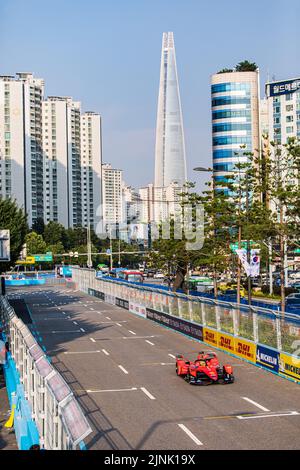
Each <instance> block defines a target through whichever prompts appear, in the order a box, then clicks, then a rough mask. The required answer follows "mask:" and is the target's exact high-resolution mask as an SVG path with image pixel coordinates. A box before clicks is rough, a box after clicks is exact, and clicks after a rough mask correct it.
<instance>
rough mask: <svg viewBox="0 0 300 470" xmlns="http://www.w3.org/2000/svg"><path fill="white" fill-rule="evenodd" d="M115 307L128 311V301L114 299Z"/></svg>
mask: <svg viewBox="0 0 300 470" xmlns="http://www.w3.org/2000/svg"><path fill="white" fill-rule="evenodd" d="M116 305H118V306H119V307H122V308H125V309H126V310H129V302H128V300H124V299H120V297H116Z"/></svg>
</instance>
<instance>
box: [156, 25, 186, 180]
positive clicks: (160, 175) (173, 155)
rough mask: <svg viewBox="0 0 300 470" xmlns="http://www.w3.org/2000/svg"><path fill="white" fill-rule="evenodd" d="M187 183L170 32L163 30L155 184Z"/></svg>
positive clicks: (174, 61) (175, 68)
mask: <svg viewBox="0 0 300 470" xmlns="http://www.w3.org/2000/svg"><path fill="white" fill-rule="evenodd" d="M172 182H177V183H178V184H179V185H180V186H183V184H184V183H185V182H186V158H185V145H184V133H183V123H182V112H181V104H180V95H179V87H178V77H177V67H176V56H175V46H174V38H173V33H170V32H169V33H163V40H162V52H161V67H160V84H159V96H158V109H157V123H156V144H155V183H154V185H155V186H156V187H165V186H169V185H170V184H171V183H172Z"/></svg>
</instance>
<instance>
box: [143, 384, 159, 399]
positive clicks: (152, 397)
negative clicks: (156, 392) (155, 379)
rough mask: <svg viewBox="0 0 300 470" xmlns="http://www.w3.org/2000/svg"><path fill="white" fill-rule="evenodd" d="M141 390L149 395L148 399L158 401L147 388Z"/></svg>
mask: <svg viewBox="0 0 300 470" xmlns="http://www.w3.org/2000/svg"><path fill="white" fill-rule="evenodd" d="M141 390H142V392H144V394H145V395H147V397H148V398H150V400H155V399H156V398H155V397H154V396H153V395H151V393H150V392H148V390H147V389H146V388H145V387H141Z"/></svg>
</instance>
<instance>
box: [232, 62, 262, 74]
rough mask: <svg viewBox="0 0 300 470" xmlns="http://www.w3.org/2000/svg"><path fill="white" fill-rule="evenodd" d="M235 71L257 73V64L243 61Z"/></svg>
mask: <svg viewBox="0 0 300 470" xmlns="http://www.w3.org/2000/svg"><path fill="white" fill-rule="evenodd" d="M235 70H236V72H255V71H256V70H257V65H256V63H255V62H249V61H248V60H243V61H242V62H239V63H238V64H237V65H236V67H235Z"/></svg>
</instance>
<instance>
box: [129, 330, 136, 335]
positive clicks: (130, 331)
mask: <svg viewBox="0 0 300 470" xmlns="http://www.w3.org/2000/svg"><path fill="white" fill-rule="evenodd" d="M128 331H129V333H131V334H132V335H136V333H135V332H134V331H132V330H128Z"/></svg>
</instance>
